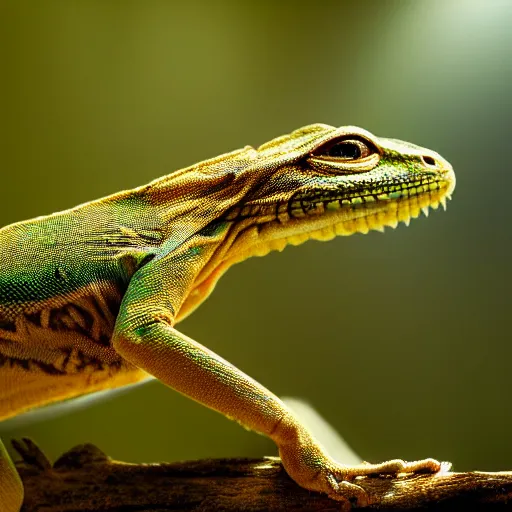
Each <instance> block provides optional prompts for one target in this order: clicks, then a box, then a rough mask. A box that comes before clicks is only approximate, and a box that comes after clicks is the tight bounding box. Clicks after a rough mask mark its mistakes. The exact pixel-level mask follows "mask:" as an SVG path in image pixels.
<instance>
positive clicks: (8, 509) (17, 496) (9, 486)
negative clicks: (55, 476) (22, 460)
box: [0, 439, 23, 512]
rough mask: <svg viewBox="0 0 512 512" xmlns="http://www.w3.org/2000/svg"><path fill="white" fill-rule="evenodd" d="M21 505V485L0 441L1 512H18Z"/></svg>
mask: <svg viewBox="0 0 512 512" xmlns="http://www.w3.org/2000/svg"><path fill="white" fill-rule="evenodd" d="M22 503H23V484H22V483H21V478H20V476H19V474H18V471H17V470H16V468H15V467H14V463H13V462H12V460H11V457H9V454H8V453H7V449H6V448H5V445H4V444H3V443H2V440H1V439H0V504H1V509H2V511H3V512H19V511H20V509H21V505H22Z"/></svg>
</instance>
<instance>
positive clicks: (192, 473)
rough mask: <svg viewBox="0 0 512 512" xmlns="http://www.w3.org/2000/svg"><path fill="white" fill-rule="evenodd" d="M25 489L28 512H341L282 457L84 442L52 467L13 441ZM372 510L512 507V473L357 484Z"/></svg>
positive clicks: (384, 478) (23, 444)
mask: <svg viewBox="0 0 512 512" xmlns="http://www.w3.org/2000/svg"><path fill="white" fill-rule="evenodd" d="M13 444H14V446H15V448H16V450H17V451H18V452H19V453H20V455H21V456H22V459H23V460H22V461H21V462H18V463H17V468H18V470H19V472H20V475H21V478H22V480H23V484H24V486H25V502H24V507H23V512H36V511H38V512H40V511H42V510H44V511H45V512H71V511H73V512H99V511H102V512H126V511H137V512H164V511H171V510H172V511H176V510H187V511H210V510H223V511H240V510H244V511H287V512H291V511H320V510H322V511H334V510H343V509H344V508H346V507H343V505H342V504H341V503H338V502H334V501H332V500H330V499H329V498H327V497H325V496H323V495H320V494H317V493H312V492H308V491H306V490H304V489H302V488H301V487H299V486H297V485H296V484H295V483H294V482H293V481H292V480H291V479H290V478H289V477H288V476H287V474H286V473H285V471H284V469H283V468H282V466H281V463H280V461H279V459H278V458H276V457H265V458H262V459H217V460H201V461H195V462H179V463H173V464H127V463H123V462H117V461H113V460H111V459H110V458H109V457H107V456H106V455H105V454H104V453H103V452H102V451H101V450H99V449H98V448H96V447H95V446H93V445H90V444H87V445H81V446H77V447H75V448H73V449H72V450H70V451H69V452H67V453H65V454H64V455H62V457H60V458H59V459H58V460H57V461H56V462H55V464H54V465H53V466H52V465H51V464H50V462H49V461H48V459H47V458H46V457H45V456H44V454H43V453H42V452H41V451H40V450H39V448H38V447H37V446H36V445H35V444H34V443H32V442H31V441H30V440H27V439H24V440H23V441H22V442H13ZM357 483H358V484H359V485H361V486H362V487H364V488H365V489H366V490H367V492H368V494H369V496H370V503H371V505H370V508H371V509H376V510H386V511H394V510H397V511H398V510H400V511H419V510H422V511H434V510H435V511H445V510H446V511H448V510H449V511H456V510H464V511H468V510H471V511H480V510H486V511H487V510H488V511H501V510H512V472H500V473H483V472H474V473H445V474H443V475H437V476H436V475H401V476H398V477H389V476H372V477H364V478H360V479H358V480H357Z"/></svg>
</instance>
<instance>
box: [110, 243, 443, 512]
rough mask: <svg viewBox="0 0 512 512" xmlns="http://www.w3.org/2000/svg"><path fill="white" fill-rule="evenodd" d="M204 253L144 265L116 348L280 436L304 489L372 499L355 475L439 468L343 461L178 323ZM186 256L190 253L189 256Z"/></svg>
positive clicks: (129, 295)
mask: <svg viewBox="0 0 512 512" xmlns="http://www.w3.org/2000/svg"><path fill="white" fill-rule="evenodd" d="M200 253H201V251H190V250H189V249H187V248H186V247H185V248H182V250H181V251H179V253H177V254H174V255H173V256H170V255H167V256H165V257H162V258H157V259H154V260H153V261H151V262H150V263H148V264H147V265H145V266H144V267H142V268H141V269H139V270H138V271H137V272H136V273H135V274H134V276H133V277H132V280H131V281H130V284H129V286H128V290H127V292H126V294H125V297H124V299H123V302H122V304H121V309H120V312H119V315H118V318H117V322H116V327H115V331H114V336H113V343H114V347H115V349H116V350H117V351H118V352H119V353H120V354H121V355H122V356H123V357H124V358H125V359H126V360H128V361H130V362H131V363H132V364H134V365H136V366H138V367H139V368H142V369H143V370H145V371H146V372H148V373H150V374H152V375H154V376H155V377H157V378H158V379H160V380H161V381H162V382H164V383H165V384H167V385H168V386H170V387H172V388H174V389H176V390H177V391H179V392H181V393H183V394H185V395H187V396H189V397H190V398H193V399H194V400H196V401H198V402H200V403H202V404H204V405H206V406H208V407H210V408H212V409H215V410H217V411H219V412H221V413H223V414H224V415H225V416H227V417H229V418H231V419H234V420H236V421H238V422H239V423H241V424H242V425H244V426H245V427H247V428H249V429H252V430H255V431H257V432H260V433H262V434H264V435H266V436H268V437H270V438H271V439H273V440H274V441H275V443H276V444H277V446H278V448H279V454H280V456H281V459H282V463H283V465H284V467H285V469H286V471H287V472H288V474H289V475H290V476H291V477H292V478H293V479H294V480H295V481H296V482H297V483H298V484H299V485H301V486H303V487H305V488H307V489H309V490H313V491H320V492H324V493H327V494H328V495H329V496H330V497H332V498H334V499H337V500H341V501H343V500H347V499H352V500H353V501H355V502H356V503H357V504H358V505H360V506H364V505H366V504H368V498H367V496H366V493H365V491H364V490H363V489H362V488H361V487H360V486H358V485H356V484H354V483H353V482H351V480H352V481H353V479H354V478H355V477H356V476H359V475H368V474H372V473H398V472H403V471H406V472H409V471H411V472H412V471H430V472H435V471H438V470H439V469H440V468H441V464H440V463H439V462H437V461H435V460H433V459H427V460H423V461H418V462H412V463H407V462H403V461H401V460H394V461H389V462H386V463H383V464H377V465H371V464H361V465H359V466H355V467H348V466H343V465H341V464H339V463H337V462H336V461H334V460H333V459H332V458H330V457H329V456H328V455H327V454H326V453H325V451H324V450H323V448H322V447H321V446H320V444H319V443H318V442H317V441H316V440H315V439H314V438H313V436H312V435H311V433H310V432H309V431H308V430H307V429H306V428H305V427H303V426H302V424H301V423H300V421H299V419H298V418H297V417H296V416H295V415H294V414H293V413H292V412H291V410H290V409H288V408H287V407H286V405H285V404H284V403H283V402H282V401H281V400H280V399H279V398H278V397H277V396H275V395H274V394H273V393H271V392H270V391H269V390H268V389H266V388H265V387H263V386H262V385H261V384H259V383H258V382H256V381H255V380H253V379H252V378H251V377H249V376H248V375H246V374H245V373H243V372H242V371H240V370H239V369H238V368H236V367H235V366H233V365H232V364H230V363H229V362H228V361H226V360H224V359H222V358H221V357H220V356H218V355H217V354H215V353H214V352H212V351H211V350H209V349H207V348H206V347H204V346H203V345H201V344H199V343H197V342H196V341H194V340H193V339H191V338H189V337H187V336H185V335H184V334H182V333H180V332H179V331H177V330H176V329H175V328H174V327H173V324H174V317H175V314H176V313H175V312H176V311H178V309H179V305H180V303H181V302H180V301H181V300H182V299H181V297H180V293H179V290H180V288H181V289H183V288H185V289H186V288H187V287H189V286H190V282H191V280H192V276H190V275H189V274H188V273H187V269H190V268H195V269H196V270H197V268H198V266H199V260H198V259H195V258H199V256H200ZM185 254H186V255H187V256H188V258H185V256H184V255H185Z"/></svg>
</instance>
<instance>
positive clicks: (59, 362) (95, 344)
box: [0, 283, 122, 375]
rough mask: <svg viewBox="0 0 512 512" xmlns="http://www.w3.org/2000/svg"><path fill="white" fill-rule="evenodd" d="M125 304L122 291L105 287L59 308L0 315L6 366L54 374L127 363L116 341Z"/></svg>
mask: <svg viewBox="0 0 512 512" xmlns="http://www.w3.org/2000/svg"><path fill="white" fill-rule="evenodd" d="M88 288H90V287H88ZM121 299H122V297H121V294H120V292H119V291H118V290H117V289H116V288H115V287H114V286H112V285H110V284H107V283H105V285H104V286H100V287H98V284H96V285H94V290H91V289H82V290H79V291H78V292H75V293H74V294H73V296H71V297H63V298H62V300H60V301H54V302H55V303H56V304H55V305H54V306H53V307H48V303H45V304H44V305H41V306H39V307H38V305H37V304H34V305H32V306H31V307H30V308H29V307H26V311H23V312H22V313H20V314H19V315H17V316H16V317H15V318H14V319H8V318H5V317H4V316H1V311H0V367H3V366H5V365H9V366H11V367H14V366H16V367H18V368H22V369H25V370H40V371H42V372H44V373H47V374H51V375H60V374H70V373H76V372H83V371H88V370H91V371H101V370H104V369H106V368H107V367H110V368H111V370H112V369H114V368H116V367H119V366H120V363H121V358H120V357H119V355H118V354H116V352H115V351H114V349H113V348H112V347H111V344H110V339H111V336H112V332H113V330H114V324H115V321H116V316H117V312H118V311H119V305H120V303H121Z"/></svg>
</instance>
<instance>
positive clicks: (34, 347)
mask: <svg viewBox="0 0 512 512" xmlns="http://www.w3.org/2000/svg"><path fill="white" fill-rule="evenodd" d="M454 187H455V175H454V173H453V170H452V167H451V166H450V164H449V163H448V162H447V161H446V160H445V159H443V158H442V157H441V156H440V155H439V154H437V153H435V152H434V151H431V150H428V149H425V148H421V147H419V146H415V145H413V144H410V143H406V142H402V141H399V140H395V139H388V138H382V137H376V136H374V135H372V134H371V133H369V132H368V131H366V130H363V129H361V128H357V127H354V126H346V127H341V128H335V127H332V126H327V125H323V124H315V125H311V126H306V127H304V128H301V129H299V130H296V131H294V132H292V133H291V134H289V135H284V136H282V137H278V138H276V139H274V140H271V141H270V142H267V143H265V144H263V145H261V146H260V147H258V148H256V149H255V148H253V147H251V146H246V147H245V148H243V149H240V150H237V151H233V152H231V153H226V154H224V155H221V156H218V157H216V158H213V159H211V160H207V161H204V162H200V163H198V164H195V165H193V166H191V167H187V168H185V169H181V170H178V171H175V172H173V173H171V174H169V175H167V176H164V177H162V178H160V179H157V180H155V181H153V182H151V183H149V184H148V185H145V186H142V187H139V188H136V189H133V190H127V191H123V192H119V193H117V194H114V195H111V196H108V197H105V198H103V199H99V200H95V201H91V202H89V203H85V204H82V205H80V206H77V207H75V208H72V209H70V210H66V211H63V212H59V213H55V214H52V215H48V216H44V217H38V218H36V219H32V220H29V221H25V222H18V223H16V224H12V225H10V226H7V227H4V228H3V229H1V230H0V246H1V247H2V251H1V254H0V420H2V419H6V418H9V417H11V416H14V415H17V414H20V413H22V412H24V411H26V410H28V409H31V408H34V407H38V406H42V405H45V404H49V403H52V402H57V401H60V400H65V399H68V398H71V397H75V396H78V395H83V394H86V393H90V392H93V391H99V390H105V389H109V388H116V387H119V386H123V385H126V384H129V383H133V382H137V381H139V380H141V379H144V378H146V377H147V376H148V374H149V375H152V376H154V377H156V378H158V379H160V380H161V381H162V382H164V383H165V384H167V385H168V386H170V387H172V388H174V389H176V390H177V391H179V392H181V393H183V394H185V395H187V396H189V397H190V398H192V399H194V400H197V401H198V402H201V403H202V404H204V405H206V406H208V407H211V408H212V409H215V410H217V411H219V412H221V413H223V414H224V415H225V416H227V417H229V418H232V419H235V420H236V421H238V422H239V423H241V424H242V425H244V426H245V427H247V428H250V429H252V430H255V431H258V432H260V433H262V434H265V435H267V436H269V437H270V438H271V439H273V440H274V441H275V442H276V444H277V446H278V448H279V453H280V456H281V459H282V462H283V465H284V467H285V469H286V471H287V472H288V474H289V475H290V476H291V477H292V478H293V479H294V480H295V481H296V482H297V483H298V484H299V485H302V486H303V487H305V488H307V489H310V490H314V491H321V492H324V493H327V494H328V495H329V496H330V497H332V498H333V499H336V500H347V499H354V500H355V501H356V502H357V503H358V504H359V505H360V506H364V505H366V504H368V496H367V495H366V493H365V491H364V490H363V489H362V487H361V486H359V485H357V484H356V483H354V479H355V477H357V476H363V475H367V474H372V473H393V474H396V473H399V472H415V471H433V472H434V471H438V470H439V469H440V468H441V466H442V465H441V464H440V463H439V462H437V461H436V460H434V459H426V460H421V461H416V462H404V461H402V460H392V461H388V462H384V463H381V464H362V465H360V466H355V467H354V466H343V465H341V464H339V463H337V462H336V461H334V460H333V459H331V458H330V457H329V456H328V455H327V454H326V453H325V452H324V450H323V449H322V447H321V446H320V444H319V443H318V442H317V441H316V440H315V439H314V438H313V436H312V435H311V434H310V432H309V431H308V430H307V429H306V428H305V427H304V426H303V425H302V424H301V423H300V421H299V420H298V418H297V417H295V415H294V414H293V413H292V411H291V410H289V409H288V408H287V407H286V405H285V404H284V403H283V402H282V401H281V400H279V398H277V397H276V396H275V395H274V394H272V393H271V392H270V391H269V390H267V389H266V388H265V387H263V386H262V385H261V384H259V383H258V382H256V381H255V380H253V379H252V378H251V377H249V376H248V375H245V374H244V373H243V372H241V371H240V370H238V369H237V368H236V367H234V366H233V365H231V364H230V363H228V362H227V361H225V360H224V359H222V358H221V357H220V356H218V355H217V354H215V353H214V352H212V351H211V350H209V349H207V348H206V347H205V346H203V345H201V344H199V343H198V342H196V341H194V340H192V339H190V338H188V337H187V336H185V335H184V334H182V333H181V332H180V331H179V330H177V328H176V323H177V322H178V321H179V320H181V319H182V318H184V317H185V316H186V315H187V314H189V313H191V312H192V311H193V310H194V308H196V307H197V306H198V305H199V304H200V303H201V302H202V301H204V300H205V299H206V298H207V297H208V295H209V294H210V292H211V291H212V290H213V288H214V286H215V284H216V282H217V281H218V279H219V278H220V276H221V275H222V274H223V272H225V271H226V270H227V269H228V268H229V267H230V266H231V265H233V264H234V263H237V262H240V261H242V260H244V259H246V258H248V257H250V256H262V255H265V254H267V253H268V252H270V251H272V250H282V249H284V247H285V246H286V245H289V244H290V245H298V244H301V243H303V242H304V241H306V240H308V239H315V240H330V239H332V238H333V237H335V236H337V235H350V234H352V233H367V232H368V231H370V230H377V231H382V230H383V229H384V228H385V227H386V226H390V227H396V226H397V224H398V223H399V222H404V223H406V224H408V223H409V220H410V219H411V218H414V217H417V216H418V215H419V214H420V212H421V211H423V212H424V213H425V214H427V213H428V209H429V208H437V207H438V206H439V205H440V204H441V205H442V206H443V207H444V206H445V205H446V200H447V199H449V198H450V196H451V194H452V192H453V189H454ZM340 300H341V299H340ZM22 498H23V489H22V485H21V481H20V480H19V477H18V475H17V473H16V471H15V469H14V466H13V465H12V463H11V462H10V460H9V458H8V455H7V453H6V452H5V450H4V448H3V446H2V444H1V443H0V504H2V506H3V507H4V508H2V510H3V511H5V512H18V510H19V508H20V505H21V501H22Z"/></svg>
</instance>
